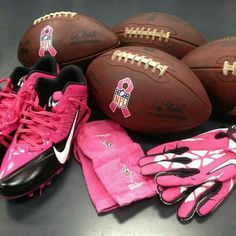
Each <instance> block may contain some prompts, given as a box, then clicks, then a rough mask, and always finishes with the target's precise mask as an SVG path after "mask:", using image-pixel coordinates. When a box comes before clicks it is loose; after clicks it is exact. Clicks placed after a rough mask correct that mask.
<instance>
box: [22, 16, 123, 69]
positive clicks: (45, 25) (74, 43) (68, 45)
mask: <svg viewBox="0 0 236 236" xmlns="http://www.w3.org/2000/svg"><path fill="white" fill-rule="evenodd" d="M118 44H119V41H118V38H117V36H116V35H115V34H114V33H113V32H112V31H111V30H109V29H108V28H107V27H106V26H105V25H103V24H102V23H100V22H99V21H97V20H95V19H93V18H91V17H88V16H84V15H81V14H78V13H76V12H55V13H50V14H48V15H45V16H43V17H41V18H39V19H36V20H35V21H34V23H33V25H31V26H30V27H29V29H28V30H27V31H26V32H25V34H24V35H23V37H22V39H21V40H20V43H19V46H18V59H19V61H20V62H21V63H22V64H24V65H26V66H31V65H33V64H34V63H35V62H36V61H37V59H38V58H39V57H41V56H43V55H46V54H49V55H51V56H55V57H56V59H57V61H58V63H59V64H60V65H66V64H77V65H81V64H83V63H84V62H86V61H88V60H91V59H92V58H94V57H95V56H97V55H99V54H101V53H103V52H105V51H107V50H109V49H111V48H114V47H116V46H117V45H118Z"/></svg>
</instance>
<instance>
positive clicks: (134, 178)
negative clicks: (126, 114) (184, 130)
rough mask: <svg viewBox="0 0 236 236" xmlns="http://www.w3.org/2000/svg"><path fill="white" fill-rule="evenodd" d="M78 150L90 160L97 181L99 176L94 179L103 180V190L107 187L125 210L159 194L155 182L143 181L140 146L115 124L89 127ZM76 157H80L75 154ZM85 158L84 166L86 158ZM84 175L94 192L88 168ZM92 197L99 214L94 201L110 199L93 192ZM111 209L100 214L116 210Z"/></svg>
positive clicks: (87, 125) (79, 143)
mask: <svg viewBox="0 0 236 236" xmlns="http://www.w3.org/2000/svg"><path fill="white" fill-rule="evenodd" d="M77 149H79V150H80V154H81V153H82V156H83V157H86V158H87V159H89V160H90V162H91V163H90V167H92V168H93V171H94V172H95V173H96V174H95V175H93V178H94V176H96V178H94V179H96V180H98V179H99V180H100V183H101V184H100V185H99V186H100V187H101V185H102V186H104V190H106V191H105V192H106V193H108V195H109V196H110V197H111V198H112V199H113V200H114V202H116V203H117V204H118V206H124V205H127V204H130V203H131V202H134V201H137V200H141V199H144V198H148V197H152V196H154V195H155V194H156V190H155V183H154V181H153V178H147V177H143V176H142V175H141V174H140V169H139V166H138V160H139V159H140V157H142V156H143V155H144V153H143V151H142V149H141V147H140V145H139V144H137V143H133V141H132V140H131V139H130V137H129V136H128V134H127V133H126V132H125V130H124V129H123V128H121V127H120V126H119V125H118V124H116V123H114V122H112V121H94V122H90V123H87V124H86V125H85V126H84V128H83V129H82V131H81V132H80V134H79V135H78V136H77V139H76V142H75V150H77ZM75 155H77V154H76V153H75ZM82 156H81V157H82ZM81 157H80V159H81V162H82V159H83V157H82V158H81ZM77 160H78V156H77ZM82 166H83V163H82ZM83 171H84V176H85V180H86V179H87V180H86V184H87V186H88V189H91V187H90V186H92V185H93V186H94V183H95V181H94V180H92V178H88V177H86V176H87V175H88V174H87V171H85V169H84V168H83ZM90 172H91V170H90ZM94 172H93V174H94ZM95 185H96V184H95ZM100 187H99V188H100ZM93 188H94V187H93ZM98 192H99V191H98ZM89 193H90V196H91V199H92V201H93V203H94V205H95V207H96V209H97V211H98V206H97V205H96V204H97V203H95V200H93V199H96V202H99V200H101V199H102V197H103V198H106V201H107V199H108V197H107V196H106V197H104V195H102V194H101V196H100V194H97V192H96V191H94V192H93V193H92V192H91V191H89ZM103 193H104V192H103ZM92 195H93V196H92ZM95 195H96V196H95ZM98 199H99V200H98ZM107 205H108V204H107ZM107 205H105V204H104V207H101V206H100V207H99V211H100V212H102V211H104V210H105V209H108V210H110V209H113V208H114V207H115V206H112V207H111V208H109V207H108V206H107ZM102 208H103V209H102ZM99 211H98V212H99Z"/></svg>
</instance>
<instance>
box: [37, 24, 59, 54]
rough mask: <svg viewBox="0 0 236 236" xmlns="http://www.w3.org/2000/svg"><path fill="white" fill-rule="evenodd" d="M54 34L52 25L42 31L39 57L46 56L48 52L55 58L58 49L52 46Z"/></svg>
mask: <svg viewBox="0 0 236 236" xmlns="http://www.w3.org/2000/svg"><path fill="white" fill-rule="evenodd" d="M52 34H53V28H52V27H51V26H50V25H47V26H46V27H44V28H43V29H42V30H41V33H40V49H39V56H40V57H42V56H44V54H45V52H46V51H48V52H49V53H50V55H51V56H53V57H54V56H55V55H56V54H57V51H56V49H55V48H54V47H53V45H52Z"/></svg>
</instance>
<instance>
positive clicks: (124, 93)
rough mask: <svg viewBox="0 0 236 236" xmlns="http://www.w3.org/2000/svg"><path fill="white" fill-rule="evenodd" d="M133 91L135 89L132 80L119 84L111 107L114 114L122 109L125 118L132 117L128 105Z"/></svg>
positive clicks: (121, 81) (128, 79) (124, 80)
mask: <svg viewBox="0 0 236 236" xmlns="http://www.w3.org/2000/svg"><path fill="white" fill-rule="evenodd" d="M133 89H134V86H133V83H132V81H131V79H130V78H128V77H127V78H124V79H122V80H120V81H119V82H118V84H117V87H116V89H115V92H114V95H113V100H112V102H111V104H110V105H109V107H110V109H111V110H112V112H115V111H116V109H117V107H118V108H119V109H121V111H122V114H123V116H124V117H125V118H127V117H129V116H131V114H130V112H129V109H128V103H129V98H130V95H131V92H132V91H133Z"/></svg>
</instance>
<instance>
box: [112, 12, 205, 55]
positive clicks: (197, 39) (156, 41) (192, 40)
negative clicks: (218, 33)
mask: <svg viewBox="0 0 236 236" xmlns="http://www.w3.org/2000/svg"><path fill="white" fill-rule="evenodd" d="M113 31H114V32H115V33H116V34H117V35H118V37H119V39H120V40H121V45H122V46H128V45H136V46H147V47H154V48H157V49H161V50H163V51H165V52H168V53H170V54H172V55H174V56H176V57H177V58H182V57H183V56H185V55H186V54H187V53H189V52H190V51H191V50H193V49H195V48H196V47H198V46H200V45H202V44H205V43H206V40H205V39H204V37H203V36H202V35H201V34H200V33H199V32H198V31H197V30H196V29H195V28H194V27H193V26H192V25H191V24H189V23H188V22H186V21H184V20H182V19H181V18H178V17H176V16H173V15H169V14H165V13H159V12H150V13H143V14H141V15H137V16H133V17H131V18H128V19H127V20H125V21H123V22H122V23H120V24H119V25H117V26H115V27H114V28H113Z"/></svg>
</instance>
